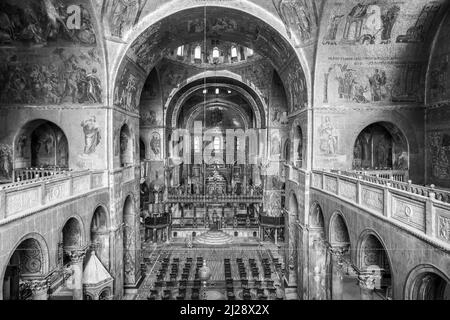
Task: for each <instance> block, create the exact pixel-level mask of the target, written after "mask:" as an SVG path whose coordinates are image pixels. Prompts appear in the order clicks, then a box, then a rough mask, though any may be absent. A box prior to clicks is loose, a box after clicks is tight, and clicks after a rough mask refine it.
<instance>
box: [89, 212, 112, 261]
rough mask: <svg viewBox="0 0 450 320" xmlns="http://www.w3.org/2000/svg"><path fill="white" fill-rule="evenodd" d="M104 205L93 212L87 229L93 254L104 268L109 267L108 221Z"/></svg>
mask: <svg viewBox="0 0 450 320" xmlns="http://www.w3.org/2000/svg"><path fill="white" fill-rule="evenodd" d="M108 217H109V215H108V211H107V209H106V207H105V206H104V205H98V206H97V207H96V209H95V210H94V213H93V214H92V218H91V224H90V228H89V232H90V243H91V245H93V248H94V250H95V254H96V256H97V257H98V259H99V260H100V261H101V262H102V264H103V265H104V266H106V267H107V268H108V266H109V248H110V245H109V244H110V241H109V219H108Z"/></svg>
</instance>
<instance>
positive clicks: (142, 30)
mask: <svg viewBox="0 0 450 320" xmlns="http://www.w3.org/2000/svg"><path fill="white" fill-rule="evenodd" d="M206 8H208V10H209V12H210V14H211V13H215V12H220V14H221V15H222V16H223V15H226V16H228V15H229V16H232V17H233V18H234V19H237V20H236V21H235V25H239V23H240V22H241V20H242V19H244V18H245V21H248V19H252V20H253V21H254V23H253V24H252V23H242V25H246V26H250V25H251V26H252V28H253V29H252V30H253V31H252V35H253V33H254V36H249V35H248V34H247V33H246V32H245V31H248V30H241V29H239V32H234V33H230V39H224V40H227V41H228V40H229V41H234V40H236V38H237V39H238V41H240V42H239V43H238V44H240V45H243V46H246V47H251V48H253V49H254V50H255V51H261V52H262V53H263V55H266V56H267V57H268V59H269V60H271V62H272V64H273V65H274V66H276V68H277V69H278V70H282V69H283V68H284V67H285V66H287V65H288V64H289V65H294V64H295V67H293V68H290V69H288V70H287V71H286V72H285V74H284V75H283V77H282V78H283V82H284V83H285V85H286V86H287V87H288V88H289V92H290V96H291V99H290V103H291V105H292V106H291V108H290V109H292V110H294V111H296V109H297V108H298V107H307V105H308V104H309V103H310V101H311V91H312V90H311V78H312V77H311V74H310V68H308V64H307V59H306V55H305V53H304V52H303V49H296V48H295V44H294V42H292V41H291V40H290V36H289V35H288V33H287V30H286V28H285V26H284V24H283V23H282V21H281V20H280V19H279V18H278V17H276V16H275V15H274V14H272V13H270V12H268V11H266V10H264V9H263V8H261V7H260V6H258V5H256V4H253V3H251V2H248V1H245V2H242V3H241V4H240V5H239V6H235V5H233V6H231V5H229V4H227V3H215V4H207V3H202V4H198V3H197V4H195V3H194V4H193V3H189V2H186V3H180V4H179V6H170V7H165V6H163V7H160V8H158V9H156V10H154V11H153V12H151V13H149V14H148V15H147V16H145V17H143V18H142V19H141V20H140V21H139V23H138V24H137V25H136V26H135V27H134V28H133V29H132V32H128V33H127V34H126V35H125V37H124V41H125V42H126V43H127V44H126V45H123V46H122V50H120V52H117V53H116V54H115V55H114V56H113V57H111V60H112V61H114V67H113V69H112V72H111V78H110V80H111V81H110V82H111V83H113V84H114V85H113V86H111V88H110V92H109V96H110V97H111V101H119V100H120V99H119V100H114V98H115V97H119V96H120V94H119V91H120V90H121V89H120V88H119V87H120V85H121V83H123V80H124V79H123V77H124V74H125V73H126V72H127V71H126V70H128V69H127V68H126V64H127V55H128V56H129V54H127V52H128V51H135V50H138V51H139V53H140V56H141V57H138V60H141V61H142V62H143V64H144V66H141V67H142V68H143V69H144V70H145V72H144V74H143V75H142V76H144V77H145V73H148V72H149V71H150V70H151V69H152V68H153V67H154V66H155V65H156V64H157V63H158V61H159V60H160V59H161V58H162V56H163V54H164V53H165V52H168V51H170V50H174V49H176V48H177V47H178V46H180V45H181V44H183V42H185V38H184V37H182V36H181V33H180V32H179V33H178V34H180V36H179V37H178V38H174V39H172V41H171V42H170V43H167V41H166V40H167V39H166V38H165V40H164V41H165V42H162V39H160V38H161V37H160V35H162V34H165V33H164V32H159V33H158V32H156V33H155V32H154V31H155V30H158V29H159V30H161V29H162V28H165V27H166V24H167V23H169V24H170V21H172V20H174V21H177V22H178V24H179V25H184V20H183V19H186V25H189V24H188V20H187V17H188V16H189V17H191V16H192V15H194V16H195V15H199V16H202V15H203V12H204V10H206ZM208 21H209V20H208ZM255 27H256V29H255ZM194 29H195V28H194ZM182 31H183V32H194V35H195V33H197V32H196V30H193V29H192V28H189V29H188V28H186V29H182ZM195 36H199V37H198V39H197V38H196V37H193V39H191V40H192V41H195V40H196V39H197V40H201V39H202V37H201V34H197V35H195ZM231 38H233V39H231ZM267 39H271V42H269V40H267ZM149 40H150V41H149ZM160 41H161V44H159V42H160ZM149 42H151V43H154V44H155V45H154V46H152V47H151V48H150V47H146V43H149ZM269 43H270V44H272V45H275V46H276V50H269V49H268V48H269V46H268V45H267V44H269ZM161 47H163V49H162V52H163V54H161V49H160V48H161ZM154 50H157V52H154ZM135 56H137V55H135ZM138 64H139V61H138ZM293 79H297V80H298V81H299V83H301V85H300V86H297V87H293V86H292V81H291V80H293ZM137 91H138V93H137V94H139V91H140V89H138V90H137ZM119 104H120V103H119ZM127 108H128V106H127Z"/></svg>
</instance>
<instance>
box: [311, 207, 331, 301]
mask: <svg viewBox="0 0 450 320" xmlns="http://www.w3.org/2000/svg"><path fill="white" fill-rule="evenodd" d="M308 221H309V223H308V224H309V243H308V250H309V263H308V270H309V278H308V282H309V283H308V287H309V298H310V299H311V300H326V299H327V298H328V289H329V288H328V286H327V281H328V279H327V273H328V267H329V257H328V245H327V241H326V237H325V223H324V217H323V212H322V207H321V206H320V205H319V204H318V203H314V204H313V205H312V207H311V209H310V212H309V219H308Z"/></svg>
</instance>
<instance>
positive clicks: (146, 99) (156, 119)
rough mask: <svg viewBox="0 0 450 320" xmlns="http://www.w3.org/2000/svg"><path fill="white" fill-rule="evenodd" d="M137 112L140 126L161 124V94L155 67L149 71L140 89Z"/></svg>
mask: <svg viewBox="0 0 450 320" xmlns="http://www.w3.org/2000/svg"><path fill="white" fill-rule="evenodd" d="M139 114H140V116H141V119H140V125H141V126H148V127H157V126H162V125H163V106H162V94H161V87H160V83H159V78H158V74H157V72H156V69H153V71H152V72H151V73H150V75H149V76H148V78H147V80H146V82H145V84H144V88H143V89H142V94H141V100H140V105H139Z"/></svg>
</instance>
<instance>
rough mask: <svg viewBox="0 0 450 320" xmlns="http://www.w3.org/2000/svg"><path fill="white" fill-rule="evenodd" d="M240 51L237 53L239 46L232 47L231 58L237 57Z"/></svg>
mask: <svg viewBox="0 0 450 320" xmlns="http://www.w3.org/2000/svg"><path fill="white" fill-rule="evenodd" d="M237 56H238V53H237V48H236V47H235V46H232V47H231V58H237Z"/></svg>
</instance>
